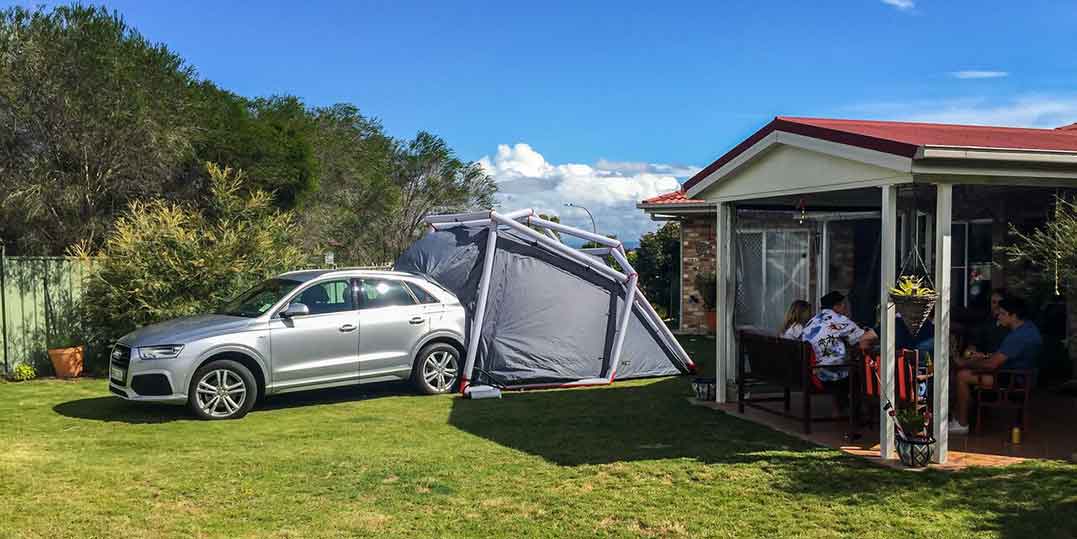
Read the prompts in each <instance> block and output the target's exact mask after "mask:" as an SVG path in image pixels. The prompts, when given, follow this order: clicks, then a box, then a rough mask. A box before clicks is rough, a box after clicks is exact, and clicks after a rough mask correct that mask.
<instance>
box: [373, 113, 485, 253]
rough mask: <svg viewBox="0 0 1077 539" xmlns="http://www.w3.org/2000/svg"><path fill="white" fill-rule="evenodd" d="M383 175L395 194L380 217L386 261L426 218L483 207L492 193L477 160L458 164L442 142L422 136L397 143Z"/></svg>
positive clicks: (411, 237) (400, 250) (407, 240)
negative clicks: (383, 217) (390, 203)
mask: <svg viewBox="0 0 1077 539" xmlns="http://www.w3.org/2000/svg"><path fill="white" fill-rule="evenodd" d="M389 174H390V176H389V177H390V180H391V182H392V184H393V186H394V187H395V188H396V189H397V190H398V196H397V198H396V200H395V201H394V202H395V204H394V206H393V207H392V208H391V211H390V212H389V213H388V215H386V216H385V218H386V223H385V224H386V225H387V226H384V227H383V232H384V236H383V240H382V245H383V247H382V255H383V256H384V257H385V259H386V260H392V259H395V258H396V257H397V256H398V255H399V254H400V253H402V252H403V251H404V249H406V248H407V246H408V245H410V244H411V242H412V241H414V239H415V238H416V237H417V236H418V234H419V232H420V230H421V225H422V219H423V217H425V216H426V215H428V214H430V213H449V212H463V211H467V210H473V209H476V208H489V207H491V206H492V205H493V202H494V193H495V192H496V191H497V184H496V183H495V182H494V180H493V178H491V177H490V176H489V175H488V174H486V172H485V171H484V170H483V169H482V167H481V166H480V165H479V164H478V163H477V162H472V163H464V162H462V161H460V160H459V159H457V157H456V154H455V153H454V152H453V151H452V150H451V149H450V148H449V146H448V145H447V144H445V141H444V140H442V139H441V138H439V137H436V136H434V135H431V134H430V133H426V132H421V133H419V134H418V135H416V137H415V138H414V139H413V140H410V141H407V142H404V143H398V144H397V147H396V150H395V151H394V155H393V160H392V163H391V165H390V173H389Z"/></svg>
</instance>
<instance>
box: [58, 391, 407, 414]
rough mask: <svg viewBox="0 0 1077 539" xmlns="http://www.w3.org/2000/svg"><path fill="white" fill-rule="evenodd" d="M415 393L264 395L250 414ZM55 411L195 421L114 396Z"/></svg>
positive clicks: (172, 408) (176, 410)
mask: <svg viewBox="0 0 1077 539" xmlns="http://www.w3.org/2000/svg"><path fill="white" fill-rule="evenodd" d="M413 394H415V392H414V391H413V390H412V389H411V386H410V385H408V384H407V383H405V382H386V383H378V384H370V385H361V386H346V387H334V388H328V389H314V390H310V391H299V392H296V393H285V394H283V395H271V396H268V397H265V398H263V399H261V400H260V402H259V403H258V404H257V405H256V406H255V407H254V409H253V410H251V414H258V413H264V412H272V411H274V410H286V409H290V408H299V407H304V406H318V405H323V404H336V403H340V402H357V401H363V400H369V399H376V398H381V397H392V396H398V395H413ZM52 410H53V411H54V412H56V413H58V414H60V415H62V416H65V417H70V418H74V419H88V420H93V421H105V422H119V423H131V424H145V423H167V422H170V421H194V420H196V418H195V417H194V416H193V415H191V413H190V411H188V410H187V407H186V406H181V405H174V404H160V403H152V402H131V401H125V400H123V399H121V398H119V397H112V396H101V397H90V398H85V399H78V400H73V401H68V402H62V403H60V404H57V405H56V406H53V407H52Z"/></svg>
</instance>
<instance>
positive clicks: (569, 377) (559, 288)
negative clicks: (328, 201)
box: [395, 210, 695, 393]
mask: <svg viewBox="0 0 1077 539" xmlns="http://www.w3.org/2000/svg"><path fill="white" fill-rule="evenodd" d="M427 222H428V223H429V224H430V226H431V231H430V232H429V233H427V234H426V235H425V236H424V237H423V238H421V239H420V240H418V241H417V242H415V243H414V244H413V245H412V246H411V247H410V248H409V249H408V250H407V251H406V252H404V254H402V255H401V256H400V258H399V259H398V260H397V261H396V264H395V269H396V270H398V271H408V272H413V273H418V274H423V275H426V276H427V277H429V278H431V279H433V280H434V281H435V282H437V283H438V284H440V285H442V286H444V287H445V288H446V289H448V290H450V291H452V292H453V293H455V294H456V295H457V297H459V298H460V301H461V303H463V304H464V306H465V308H466V309H467V311H468V314H469V317H468V319H469V324H470V326H469V330H468V333H469V337H468V341H469V342H468V343H467V348H468V353H467V358H466V361H465V363H464V367H463V369H464V370H463V372H462V376H461V380H462V384H461V389H462V390H465V393H466V389H467V388H469V387H472V386H474V387H479V386H492V387H497V388H507V389H526V388H534V387H563V386H579V385H595V384H608V383H612V382H613V381H614V380H624V379H629V378H642V377H650V376H666V375H676V374H686V373H689V372H692V371H693V370H694V369H695V365H694V364H693V363H692V360H691V359H690V358H689V357H688V355H687V354H685V352H684V350H683V349H682V348H681V346H680V344H679V343H678V342H677V341H676V339H675V338H674V337H673V335H672V334H671V333H670V331H669V330H668V328H666V326H665V324H664V323H663V322H662V321H661V320H660V319H659V317H658V315H657V314H656V313H655V312H654V309H653V308H652V307H651V306H650V304H649V303H648V302H647V301H646V299H645V298H643V296H642V294H641V293H640V292H639V290H638V289H637V287H636V281H637V275H636V273H635V272H634V271H633V270H632V267H631V265H630V264H629V263H628V260H627V257H626V256H625V251H624V248H623V246H622V245H621V244H620V242H618V241H617V240H611V239H609V238H605V237H602V236H597V235H594V234H591V233H589V232H585V231H582V230H578V229H575V228H572V227H567V226H564V225H560V224H559V223H552V222H549V221H545V220H543V219H539V218H537V217H535V216H534V214H533V213H532V212H531V210H521V211H517V212H512V213H508V214H500V213H497V212H493V211H490V212H482V213H478V214H457V215H445V216H432V217H429V218H428V220H427ZM525 224H526V225H530V227H529V226H525ZM539 230H541V231H542V232H539ZM554 232H557V233H561V234H571V235H575V236H578V237H581V238H583V239H589V240H592V241H596V242H598V243H599V244H600V245H603V247H601V248H598V249H583V250H581V249H573V248H571V247H569V246H567V245H564V244H563V243H561V242H560V241H559V240H558V238H557V236H556V234H554ZM607 256H609V257H611V258H613V259H614V260H616V261H617V264H618V265H619V266H620V269H618V268H614V267H610V265H608V264H607V263H606V262H605V257H607ZM622 269H623V270H624V271H621V270H622ZM626 302H627V303H628V304H630V305H631V306H632V309H631V316H627V317H626V316H625V304H626Z"/></svg>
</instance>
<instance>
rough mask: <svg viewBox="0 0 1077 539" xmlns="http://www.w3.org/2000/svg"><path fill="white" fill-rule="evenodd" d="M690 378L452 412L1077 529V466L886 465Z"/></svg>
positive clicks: (528, 448) (638, 453) (797, 484)
mask: <svg viewBox="0 0 1077 539" xmlns="http://www.w3.org/2000/svg"><path fill="white" fill-rule="evenodd" d="M688 384H689V379H685V378H678V379H667V380H660V381H656V382H653V383H649V384H645V385H627V386H611V387H608V388H602V389H588V390H565V391H544V392H532V393H522V394H520V393H511V394H507V395H506V396H505V398H504V399H502V400H501V401H489V400H479V401H470V400H464V399H457V400H456V401H454V403H453V409H452V412H451V414H450V419H449V421H450V424H452V425H453V426H455V427H456V428H458V429H460V430H462V431H465V432H468V433H470V434H473V435H476V436H480V437H482V438H485V439H487V440H490V441H492V442H495V443H497V444H500V445H502V446H505V447H510V448H513V449H516V450H518V451H522V452H525V453H528V454H531V455H536V456H539V457H541V458H543V459H545V460H546V461H548V462H551V463H555V464H558V465H562V466H578V465H593V464H610V463H616V462H633V461H650V460H669V459H691V460H692V461H695V462H698V463H700V464H701V465H712V464H713V465H732V466H739V465H749V466H752V467H755V468H756V469H757V470H760V471H762V472H763V473H766V474H767V476H768V477H769V479H768V482H769V483H770V484H771V485H772V486H774V487H776V488H778V489H780V490H783V491H786V492H788V493H790V494H793V495H796V496H798V497H800V496H807V497H812V498H818V499H820V500H825V502H824V503H838V504H847V505H849V506H850V507H876V508H892V510H893V513H894V514H895V515H896V519H897V520H896V521H897V522H900V521H901V520H905V521H907V522H908V523H909V524H910V525H912V524H915V522H916V521H917V519H918V518H920V519H924V520H926V519H929V518H932V514H934V513H947V512H951V511H955V510H956V511H968V512H969V513H971V514H972V515H973V517H972V521H973V522H974V524H973V525H974V526H975V527H976V528H977V529H978V530H979V531H983V532H987V533H992V534H998V535H1001V536H1003V537H1014V538H1016V537H1029V536H1035V537H1038V538H1041V539H1044V538H1053V537H1077V467H1074V466H1070V465H1061V464H1058V463H1042V464H1029V465H1021V466H1014V467H1007V468H978V469H969V470H966V471H963V472H956V473H955V472H942V471H935V470H928V471H924V472H921V473H915V472H909V471H904V470H895V469H891V468H884V467H881V466H877V465H874V464H871V463H868V462H867V461H865V460H862V459H859V458H856V457H853V456H849V455H846V454H843V453H840V452H837V451H834V450H830V449H824V448H820V447H818V446H815V445H812V444H809V443H807V442H804V441H802V440H800V439H797V438H793V437H790V436H787V435H784V434H781V433H778V432H776V431H773V430H771V429H769V428H766V427H762V426H759V425H756V424H754V423H750V422H748V421H745V420H743V419H740V418H737V417H734V416H731V415H727V414H724V413H721V412H716V411H713V410H710V409H706V408H702V407H696V406H691V405H689V404H688V403H687V402H686V397H687V396H688V395H689V385H688ZM704 470H707V468H699V470H698V472H700V473H704ZM719 470H720V471H715V469H710V471H708V472H705V475H701V476H700V477H706V478H707V479H706V480H710V481H725V480H733V479H723V478H722V477H718V476H716V475H714V474H719V475H726V474H729V477H737V476H738V473H737V472H733V471H730V470H726V469H719ZM692 473H696V472H692ZM917 514H920V515H921V516H920V517H917ZM898 535H901V534H900V533H899V534H898Z"/></svg>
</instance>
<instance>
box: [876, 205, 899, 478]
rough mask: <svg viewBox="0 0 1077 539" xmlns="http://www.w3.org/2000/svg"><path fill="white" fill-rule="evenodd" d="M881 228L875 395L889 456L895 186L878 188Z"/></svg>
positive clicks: (883, 453)
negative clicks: (878, 392) (877, 359)
mask: <svg viewBox="0 0 1077 539" xmlns="http://www.w3.org/2000/svg"><path fill="white" fill-rule="evenodd" d="M881 228H882V230H881V234H880V238H879V240H880V241H879V243H880V245H882V246H883V247H882V249H881V251H882V252H881V253H880V257H881V262H882V263H881V265H880V266H881V267H880V280H879V285H880V286H879V308H880V309H881V310H882V313H881V316H880V324H879V326H880V330H881V331H880V332H879V377H880V378H881V379H882V383H881V384H879V385H880V394H879V456H880V457H882V458H883V459H889V458H891V457H892V455H893V454H894V439H893V438H894V436H893V433H894V428H893V425H894V423H893V420H892V419H893V418H891V417H890V414H889V412H888V411H887V409H886V404H887V403H891V402H894V355H895V353H896V352H897V350H896V348H895V344H894V331H895V327H896V326H895V323H896V310H895V308H894V304H893V302H891V301H890V287H892V286H894V282H895V281H896V280H897V261H896V249H894V247H893V246H894V245H896V244H897V186H895V185H884V186H883V187H882V227H881Z"/></svg>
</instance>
